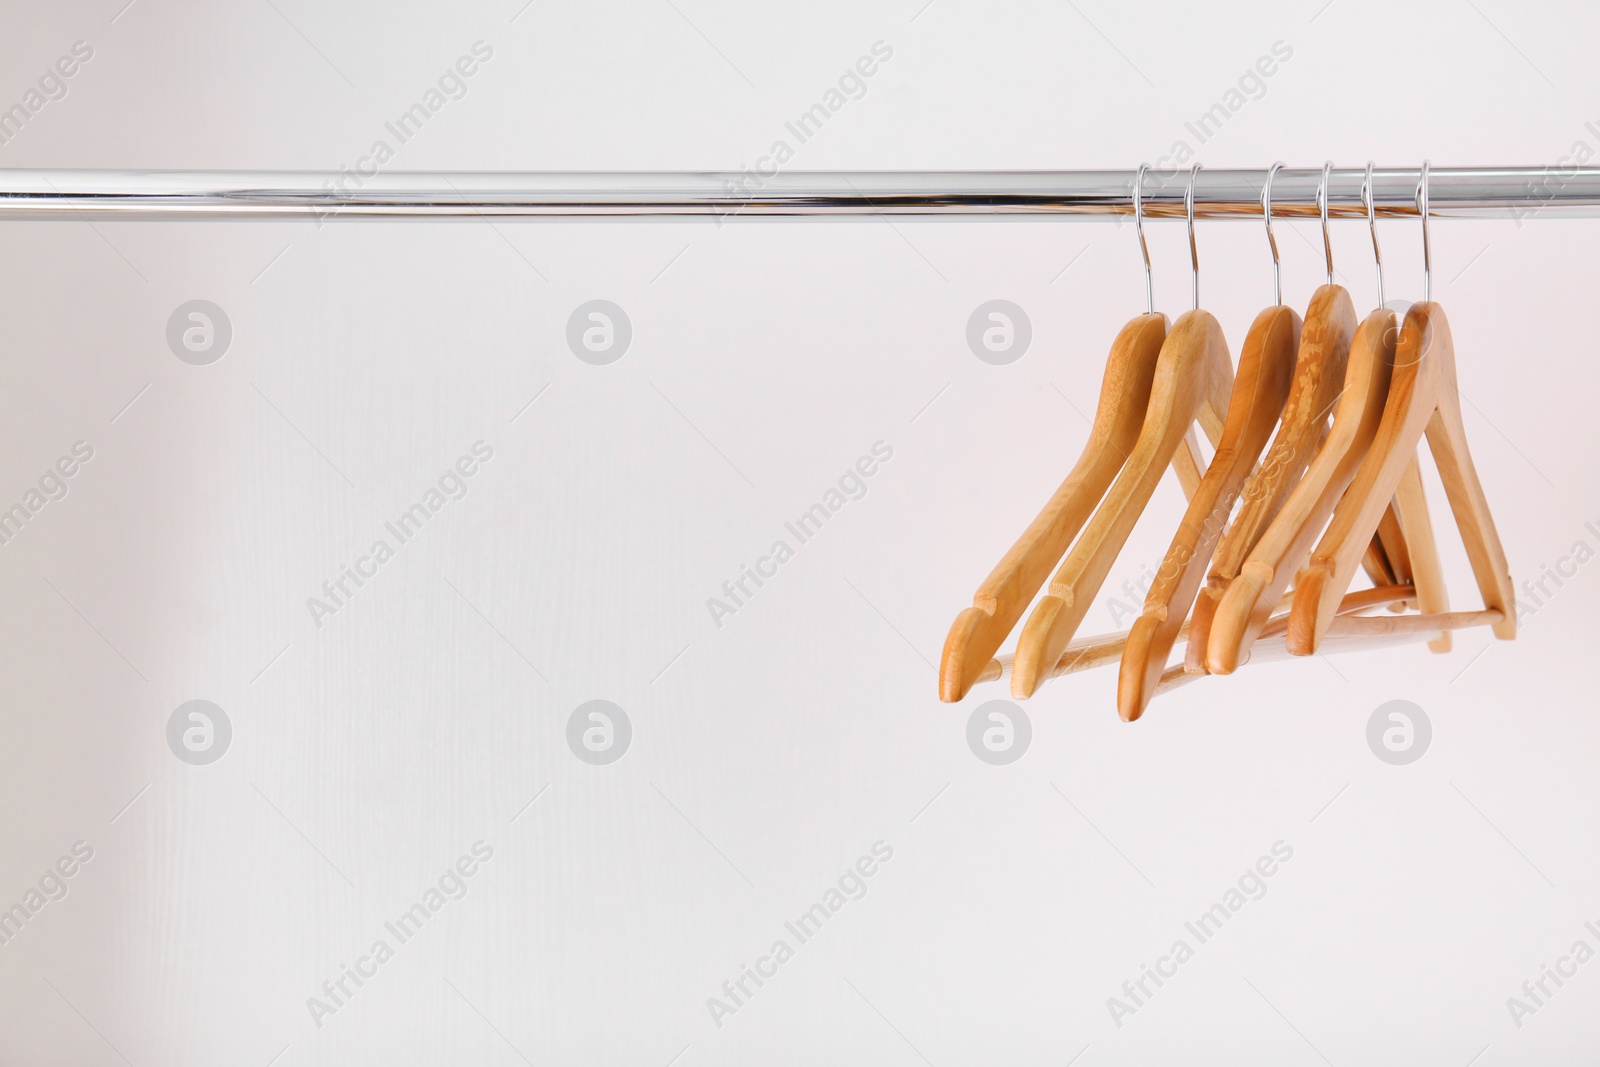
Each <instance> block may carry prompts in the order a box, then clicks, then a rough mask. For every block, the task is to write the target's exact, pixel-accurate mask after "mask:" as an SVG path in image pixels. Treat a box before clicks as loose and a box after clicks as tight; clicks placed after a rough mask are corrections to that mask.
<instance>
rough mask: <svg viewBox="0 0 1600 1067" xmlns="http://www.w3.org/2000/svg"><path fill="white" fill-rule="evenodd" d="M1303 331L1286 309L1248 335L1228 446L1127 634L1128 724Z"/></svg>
mask: <svg viewBox="0 0 1600 1067" xmlns="http://www.w3.org/2000/svg"><path fill="white" fill-rule="evenodd" d="M1353 317H1354V313H1353V312H1352V318H1353ZM1300 332H1301V323H1300V316H1299V315H1298V314H1296V313H1295V311H1294V310H1293V309H1292V308H1288V307H1284V306H1282V305H1280V306H1277V307H1271V308H1268V309H1267V310H1265V311H1263V312H1261V314H1259V315H1257V316H1256V319H1255V322H1254V323H1252V324H1251V326H1250V330H1249V333H1248V334H1246V336H1245V342H1244V346H1243V347H1242V348H1241V349H1240V351H1239V366H1238V369H1237V370H1236V371H1235V373H1234V379H1233V389H1232V392H1231V395H1230V397H1229V400H1228V416H1227V421H1226V422H1225V424H1224V425H1223V429H1222V440H1221V441H1220V442H1219V443H1218V445H1217V451H1216V454H1215V455H1214V456H1213V457H1212V459H1211V465H1210V466H1209V467H1207V468H1206V473H1205V477H1204V478H1202V479H1201V481H1200V487H1199V488H1198V489H1197V490H1195V494H1194V498H1193V499H1192V500H1190V501H1189V507H1188V509H1187V510H1186V511H1185V512H1184V516H1183V520H1182V521H1181V522H1180V523H1179V524H1178V531H1177V533H1176V534H1175V535H1174V537H1173V539H1172V544H1171V545H1170V546H1169V547H1168V548H1167V552H1166V555H1165V556H1164V557H1163V558H1162V561H1161V567H1160V569H1159V570H1158V571H1157V572H1156V577H1155V581H1153V582H1152V583H1151V585H1150V591H1149V593H1148V594H1146V596H1145V601H1144V608H1143V610H1142V611H1141V612H1140V614H1139V618H1137V619H1136V620H1134V624H1133V626H1132V628H1131V629H1130V630H1129V632H1128V643H1127V647H1126V648H1125V649H1124V651H1123V654H1122V667H1121V671H1120V673H1119V674H1118V680H1117V711H1118V713H1119V714H1120V715H1121V716H1122V718H1123V720H1124V721H1126V722H1132V721H1133V720H1134V719H1137V718H1138V717H1139V716H1140V715H1142V714H1144V709H1145V707H1146V706H1147V705H1148V704H1149V703H1150V700H1151V698H1152V697H1153V696H1155V687H1156V685H1157V683H1159V682H1160V680H1161V673H1162V671H1163V670H1165V669H1166V665H1167V656H1168V654H1169V653H1171V651H1172V647H1173V645H1174V644H1176V643H1177V639H1178V632H1179V630H1180V628H1181V627H1182V626H1183V624H1184V620H1185V619H1186V618H1187V617H1188V615H1189V608H1190V607H1191V606H1192V605H1193V604H1194V598H1195V594H1196V593H1197V592H1198V591H1199V588H1200V583H1201V581H1202V580H1203V578H1204V577H1205V573H1206V569H1207V568H1208V567H1209V565H1210V563H1211V556H1212V552H1213V551H1214V550H1215V549H1216V547H1217V544H1218V542H1219V541H1220V540H1221V539H1222V535H1223V530H1224V529H1225V528H1226V526H1227V523H1228V517H1229V515H1230V514H1231V513H1232V512H1233V506H1234V502H1235V501H1236V500H1237V499H1238V497H1239V494H1240V492H1241V491H1242V490H1243V489H1244V488H1245V484H1246V482H1247V481H1248V480H1249V479H1250V475H1251V472H1252V471H1253V470H1254V469H1255V466H1256V461H1257V459H1258V458H1259V457H1260V456H1261V450H1262V449H1263V448H1265V447H1266V445H1267V441H1268V440H1269V438H1271V436H1272V432H1273V428H1274V427H1275V426H1277V425H1278V424H1279V419H1280V417H1281V416H1282V415H1283V410H1284V403H1285V401H1286V400H1287V399H1288V397H1289V392H1290V387H1291V386H1292V384H1293V382H1294V379H1295V367H1296V356H1297V352H1298V350H1299V346H1300ZM1341 377H1342V369H1341Z"/></svg>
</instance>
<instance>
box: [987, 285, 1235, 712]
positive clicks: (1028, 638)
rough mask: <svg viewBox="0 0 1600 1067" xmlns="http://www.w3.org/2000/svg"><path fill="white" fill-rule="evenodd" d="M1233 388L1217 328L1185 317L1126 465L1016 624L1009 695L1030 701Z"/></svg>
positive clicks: (1205, 318) (1171, 336) (1221, 415)
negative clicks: (1142, 518)
mask: <svg viewBox="0 0 1600 1067" xmlns="http://www.w3.org/2000/svg"><path fill="white" fill-rule="evenodd" d="M1232 384H1233V367H1232V364H1231V362H1230V360H1229V358H1228V345H1227V341H1226V340H1225V339H1224V338H1223V335H1222V327H1221V326H1220V325H1219V324H1218V323H1217V320H1216V319H1215V318H1214V317H1213V316H1212V315H1211V314H1210V313H1209V312H1206V311H1199V310H1195V311H1189V312H1185V313H1184V314H1183V315H1182V316H1180V317H1179V318H1178V321H1177V322H1176V323H1174V324H1173V327H1172V329H1171V331H1170V332H1169V333H1168V334H1167V339H1166V342H1165V343H1164V344H1163V345H1162V346H1161V355H1160V358H1159V359H1158V360H1157V361H1156V373H1155V380H1154V383H1153V384H1152V386H1151V390H1150V403H1149V406H1148V409H1147V411H1146V413H1145V418H1144V424H1143V426H1142V427H1141V428H1140V430H1139V436H1138V439H1137V440H1136V441H1135V442H1134V446H1133V449H1132V451H1131V452H1130V453H1129V455H1128V459H1127V462H1126V463H1125V464H1124V465H1123V467H1122V470H1121V472H1120V473H1118V475H1117V477H1116V481H1115V482H1113V483H1112V486H1111V489H1110V491H1109V492H1108V493H1107V494H1106V497H1105V500H1104V501H1102V502H1101V504H1100V507H1099V508H1098V509H1097V510H1096V511H1095V514H1094V517H1093V518H1092V519H1091V520H1089V524H1088V526H1087V527H1086V528H1085V530H1084V532H1083V534H1082V536H1081V537H1080V538H1079V540H1078V542H1077V543H1076V544H1075V545H1074V546H1073V547H1072V550H1071V551H1070V552H1068V553H1067V558H1066V560H1065V561H1063V562H1062V564H1061V567H1060V569H1058V570H1057V571H1056V573H1055V576H1054V577H1052V578H1051V580H1050V587H1049V591H1048V592H1047V593H1046V595H1045V596H1043V597H1041V598H1040V600H1039V603H1038V604H1037V605H1036V606H1035V607H1034V609H1033V612H1032V614H1031V615H1029V617H1028V621H1027V622H1026V623H1025V624H1024V625H1023V628H1022V634H1021V636H1020V637H1019V638H1018V641H1017V653H1016V670H1015V672H1014V673H1013V674H1012V676H1011V692H1012V695H1014V696H1016V697H1018V698H1026V697H1028V696H1031V695H1032V694H1033V692H1034V690H1036V689H1037V688H1038V687H1039V684H1040V683H1041V682H1042V681H1043V680H1044V676H1045V674H1046V672H1047V671H1048V670H1049V669H1050V667H1052V666H1054V664H1055V662H1056V661H1057V660H1058V659H1060V657H1061V653H1062V651H1063V650H1064V649H1065V648H1066V646H1067V644H1068V643H1069V642H1070V641H1071V640H1072V636H1073V634H1074V633H1075V632H1076V631H1077V629H1078V626H1079V624H1080V623H1081V622H1082V621H1083V617H1084V615H1085V614H1086V613H1087V612H1088V610H1089V605H1090V604H1091V603H1092V602H1093V600H1094V596H1095V594H1096V593H1097V592H1099V590H1100V585H1101V583H1102V582H1104V581H1105V576H1106V574H1107V572H1109V571H1110V569H1111V566H1112V564H1113V563H1114V562H1115V561H1116V558H1117V555H1118V553H1119V552H1121V551H1122V546H1123V544H1124V543H1125V542H1126V541H1127V538H1128V534H1129V533H1130V532H1131V531H1132V529H1133V525H1134V523H1135V522H1136V521H1137V520H1138V518H1139V515H1140V513H1141V512H1143V510H1144V507H1145V505H1146V504H1147V503H1148V502H1149V500H1150V496H1151V494H1152V493H1154V492H1155V487H1156V483H1157V481H1158V479H1159V477H1160V475H1161V472H1162V471H1163V470H1165V469H1166V467H1167V465H1168V464H1169V463H1171V462H1172V459H1173V455H1174V453H1175V452H1176V451H1177V450H1178V448H1179V447H1180V446H1182V445H1183V442H1184V440H1185V438H1186V437H1187V436H1188V434H1189V428H1190V426H1191V424H1192V423H1194V422H1195V420H1196V419H1197V418H1201V416H1202V413H1204V414H1205V416H1206V417H1205V418H1202V419H1201V425H1202V427H1204V428H1206V429H1208V431H1209V430H1213V429H1220V427H1221V426H1222V425H1223V423H1224V421H1225V419H1226V411H1227V404H1228V395H1229V391H1230V389H1231V387H1232ZM1206 408H1209V409H1210V410H1209V412H1207V411H1205V409H1206ZM980 669H981V668H980Z"/></svg>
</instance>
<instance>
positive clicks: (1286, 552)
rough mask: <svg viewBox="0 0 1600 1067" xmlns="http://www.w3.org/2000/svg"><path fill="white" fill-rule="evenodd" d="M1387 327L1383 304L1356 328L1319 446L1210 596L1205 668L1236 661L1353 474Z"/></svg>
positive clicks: (1376, 389) (1381, 394)
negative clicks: (1213, 600)
mask: <svg viewBox="0 0 1600 1067" xmlns="http://www.w3.org/2000/svg"><path fill="white" fill-rule="evenodd" d="M1395 333H1396V330H1395V314H1394V312H1392V311H1389V310H1387V309H1383V308H1380V309H1378V310H1377V311H1374V312H1373V313H1372V314H1371V315H1368V316H1367V318H1366V320H1365V321H1363V322H1362V323H1361V325H1360V327H1358V328H1357V330H1356V332H1355V336H1354V338H1353V340H1352V342H1351V345H1350V349H1349V353H1348V361H1347V363H1346V366H1345V374H1344V379H1343V389H1342V390H1341V395H1340V399H1339V403H1338V405H1337V407H1336V408H1335V410H1334V416H1333V425H1332V427H1330V429H1329V430H1328V433H1327V436H1326V437H1325V438H1324V440H1323V442H1322V448H1321V449H1320V450H1319V451H1318V452H1317V454H1316V455H1315V456H1314V457H1312V459H1311V462H1310V463H1309V464H1308V466H1307V467H1306V471H1305V474H1304V476H1303V477H1301V479H1300V480H1299V481H1298V482H1296V483H1295V485H1294V488H1293V489H1292V490H1291V491H1290V493H1289V498H1288V500H1286V501H1285V502H1284V505H1283V507H1282V508H1281V509H1280V510H1279V512H1278V514H1277V515H1276V516H1275V517H1274V518H1273V520H1272V522H1271V523H1270V524H1269V525H1268V527H1267V529H1266V532H1265V533H1263V534H1262V535H1261V539H1260V540H1259V541H1257V542H1256V545H1255V547H1254V548H1253V549H1251V551H1250V555H1249V556H1248V558H1247V559H1246V560H1245V562H1244V563H1243V564H1242V565H1241V566H1240V568H1239V573H1238V574H1237V575H1236V576H1235V577H1234V578H1233V579H1232V580H1231V581H1230V582H1229V583H1228V586H1227V589H1226V591H1225V592H1224V593H1223V595H1222V597H1221V598H1220V599H1219V600H1218V602H1217V607H1216V611H1215V614H1214V615H1213V617H1212V619H1211V624H1210V628H1209V630H1208V635H1207V638H1206V646H1205V649H1204V651H1205V657H1206V664H1205V665H1206V669H1207V670H1208V671H1209V672H1210V673H1212V674H1231V673H1233V671H1234V670H1235V669H1236V668H1237V667H1238V665H1239V664H1240V662H1241V658H1242V657H1243V655H1244V653H1245V652H1246V651H1247V650H1248V649H1249V648H1250V645H1251V643H1252V642H1253V641H1254V640H1255V639H1256V637H1257V636H1258V635H1259V634H1260V633H1261V632H1262V628H1263V627H1264V626H1265V625H1266V623H1267V621H1268V619H1269V617H1270V615H1271V612H1272V609H1273V606H1274V605H1275V604H1276V603H1277V601H1278V598H1279V597H1281V596H1282V595H1283V593H1284V591H1285V590H1286V589H1288V588H1289V583H1290V582H1291V581H1293V580H1294V576H1295V574H1296V573H1297V572H1298V571H1299V569H1300V567H1301V565H1302V564H1303V563H1304V561H1305V560H1306V558H1307V557H1308V556H1309V554H1310V551H1311V548H1312V545H1313V544H1314V543H1315V542H1316V538H1317V535H1318V534H1320V533H1321V532H1322V528H1323V526H1324V525H1325V524H1326V523H1327V521H1328V517H1329V516H1330V515H1332V514H1333V511H1334V508H1335V507H1336V506H1337V505H1338V503H1339V500H1340V498H1341V497H1342V496H1343V495H1344V493H1345V490H1346V489H1347V488H1348V486H1349V485H1350V482H1351V480H1352V479H1354V478H1355V476H1356V470H1357V469H1358V467H1359V465H1360V462H1361V459H1362V457H1364V456H1365V455H1366V454H1367V449H1368V447H1369V446H1370V444H1371V442H1372V440H1373V439H1374V438H1375V437H1376V436H1377V433H1378V425H1379V423H1380V421H1381V420H1382V417H1383V407H1384V401H1385V400H1386V399H1387V397H1388V395H1389V379H1390V374H1391V372H1392V371H1393V368H1394V342H1395ZM1370 545H1371V543H1370V541H1369V543H1368V546H1367V550H1368V551H1369V550H1370ZM1364 554H1365V551H1364ZM1195 644H1198V642H1195ZM1196 651H1197V652H1198V651H1200V650H1199V649H1198V648H1197V649H1196Z"/></svg>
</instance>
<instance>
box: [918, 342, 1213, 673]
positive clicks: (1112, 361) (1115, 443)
mask: <svg viewBox="0 0 1600 1067" xmlns="http://www.w3.org/2000/svg"><path fill="white" fill-rule="evenodd" d="M1166 337H1167V317H1166V316H1165V315H1156V314H1146V315H1140V316H1139V317H1138V318H1136V319H1134V320H1132V321H1131V322H1129V323H1128V324H1127V325H1126V326H1124V327H1123V328H1122V330H1121V332H1120V333H1118V334H1117V339H1116V341H1115V342H1114V343H1113V344H1112V346H1111V354H1110V356H1109V357H1108V358H1107V360H1106V372H1105V378H1104V380H1103V381H1102V383H1101V386H1100V402H1099V405H1098V406H1097V407H1096V409H1095V414H1094V424H1093V425H1092V426H1091V427H1090V429H1089V442H1088V444H1087V445H1086V446H1085V447H1084V450H1083V454H1082V455H1081V456H1079V458H1078V462H1077V463H1076V464H1075V465H1074V466H1073V468H1072V471H1071V473H1069V474H1068V475H1067V477H1066V480H1065V481H1063V482H1062V483H1061V485H1060V486H1059V487H1058V488H1057V489H1056V491H1055V493H1054V495H1052V496H1051V497H1050V500H1049V502H1048V503H1046V504H1045V506H1044V509H1043V510H1042V511H1040V512H1039V515H1038V517H1037V518H1035V519H1034V520H1033V522H1032V523H1030V524H1029V525H1028V528H1027V529H1026V530H1025V531H1023V534H1022V536H1021V537H1020V538H1018V539H1017V542H1016V544H1014V545H1012V546H1011V550H1010V551H1008V552H1007V553H1006V554H1005V556H1004V557H1003V558H1002V559H1001V560H1000V562H999V563H998V564H997V565H996V566H995V568H994V570H992V571H990V572H989V576H988V577H987V578H985V579H984V581H983V584H982V585H980V586H979V587H978V591H977V593H975V594H974V595H973V598H972V607H970V608H966V609H964V610H963V611H962V612H961V613H960V614H959V615H957V616H956V619H955V621H954V622H953V623H952V624H951V626H950V632H949V635H948V636H947V637H946V638H945V642H944V652H943V654H942V655H941V656H940V658H939V699H940V700H943V701H948V702H954V701H957V700H960V699H961V698H962V697H964V696H966V694H967V690H969V689H971V688H972V685H973V683H974V682H976V681H977V680H978V676H979V674H980V673H981V672H982V670H983V668H984V666H985V665H986V664H987V663H988V661H989V658H990V657H991V656H993V655H994V654H995V651H996V650H997V649H998V648H999V647H1000V645H1001V644H1002V643H1003V642H1004V641H1005V639H1006V637H1007V636H1008V635H1009V634H1010V633H1011V630H1012V628H1013V627H1014V626H1016V624H1017V620H1018V619H1020V618H1022V613H1023V612H1024V611H1026V610H1027V608H1028V604H1029V603H1030V602H1031V601H1032V600H1033V595H1034V594H1035V593H1037V592H1038V591H1039V587H1040V586H1041V585H1043V584H1044V581H1045V579H1046V578H1047V577H1049V575H1050V570H1051V568H1053V567H1054V566H1055V565H1056V564H1057V563H1059V562H1060V561H1061V557H1062V555H1064V554H1065V553H1066V551H1067V546H1068V545H1069V544H1071V543H1072V539H1073V537H1075V536H1076V535H1077V533H1078V531H1079V530H1081V529H1082V528H1083V524H1084V523H1086V522H1087V521H1088V520H1089V516H1090V515H1091V514H1093V512H1094V507H1095V505H1096V504H1098V503H1099V502H1100V498H1101V497H1103V496H1104V495H1105V491H1106V487H1107V486H1109V485H1110V484H1111V480H1112V479H1113V478H1115V477H1116V475H1117V472H1118V471H1119V470H1121V469H1122V465H1123V462H1124V460H1125V459H1126V458H1127V456H1128V453H1129V451H1130V450H1131V449H1132V448H1133V444H1134V441H1135V440H1136V439H1137V437H1138V436H1139V427H1140V426H1141V425H1142V424H1143V422H1144V416H1145V411H1146V410H1147V409H1148V407H1149V404H1150V385H1151V382H1152V381H1153V379H1154V377H1155V370H1156V361H1157V358H1158V357H1159V356H1160V354H1161V346H1162V342H1163V341H1165V340H1166ZM1191 447H1192V445H1191V446H1190V447H1185V448H1180V449H1179V450H1178V452H1177V454H1176V456H1175V457H1174V466H1175V467H1177V468H1178V472H1179V478H1180V481H1182V482H1184V483H1185V487H1184V488H1185V494H1186V495H1187V494H1188V493H1190V492H1192V491H1193V489H1194V487H1195V486H1196V485H1198V484H1199V480H1200V474H1199V471H1198V467H1197V461H1196V460H1195V458H1194V456H1193V455H1192V454H1191V450H1190V448H1191ZM1184 460H1186V461H1187V462H1183V461H1184Z"/></svg>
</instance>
